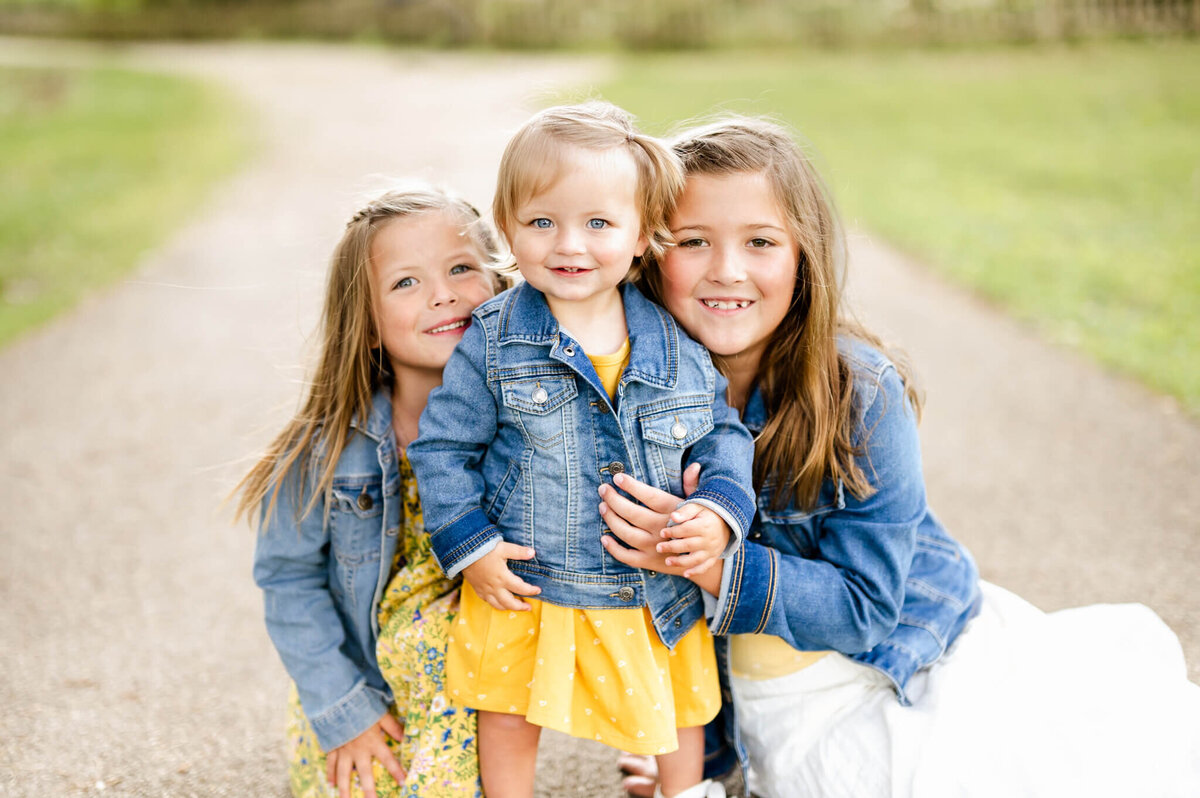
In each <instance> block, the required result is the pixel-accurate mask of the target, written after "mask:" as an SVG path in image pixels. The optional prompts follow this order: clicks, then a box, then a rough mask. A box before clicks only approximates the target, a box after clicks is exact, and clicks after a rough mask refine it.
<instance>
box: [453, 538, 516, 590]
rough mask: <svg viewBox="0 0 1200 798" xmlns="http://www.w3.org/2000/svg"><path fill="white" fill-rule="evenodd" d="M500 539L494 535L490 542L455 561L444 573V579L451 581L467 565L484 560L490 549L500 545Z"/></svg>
mask: <svg viewBox="0 0 1200 798" xmlns="http://www.w3.org/2000/svg"><path fill="white" fill-rule="evenodd" d="M501 540H502V538H501V537H500V536H499V535H496V536H495V537H494V538H492V539H491V540H489V541H487V542H485V543H484V544H483V545H482V546H480V547H479V548H477V549H475V550H474V551H472V552H471V553H470V554H468V555H466V556H465V557H463V558H462V559H460V560H456V561H455V563H454V566H453V567H452V568H450V569H449V570H447V571H446V578H447V579H453V578H454V577H456V576H458V575H459V574H461V573H462V572H463V569H464V568H466V567H467V566H468V565H474V564H475V563H477V562H479V561H480V560H482V559H483V558H484V555H486V554H488V553H489V552H490V551H491V550H492V549H494V548H496V547H497V546H499V545H500V541H501Z"/></svg>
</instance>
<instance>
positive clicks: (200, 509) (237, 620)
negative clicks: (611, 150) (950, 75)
mask: <svg viewBox="0 0 1200 798" xmlns="http://www.w3.org/2000/svg"><path fill="white" fill-rule="evenodd" d="M109 57H113V58H115V59H116V60H118V61H119V62H122V63H129V64H135V65H139V66H146V67H149V68H155V69H171V70H183V71H187V72H190V73H195V74H202V75H205V76H208V77H211V78H212V79H215V80H218V81H220V82H223V83H225V84H227V85H228V86H230V87H231V88H232V89H233V90H234V91H236V92H237V94H238V95H239V96H240V97H241V98H242V100H243V101H244V102H245V103H246V106H247V108H248V109H249V110H250V112H252V113H253V114H254V116H255V118H256V120H257V125H258V126H257V130H258V136H259V141H260V147H259V149H258V154H257V156H256V157H255V158H254V159H253V160H252V162H251V163H250V164H249V165H248V166H247V167H246V169H245V170H244V171H243V172H242V173H240V174H239V175H238V176H237V177H235V178H234V179H232V180H230V181H229V182H228V183H226V184H225V185H224V186H222V187H221V188H220V189H219V190H218V191H217V192H215V194H214V195H213V196H212V197H211V198H210V199H209V201H208V202H206V203H205V204H204V205H203V206H202V207H199V208H197V210H196V213H195V216H194V218H193V220H192V221H191V222H190V223H189V224H188V226H187V227H185V228H184V229H183V230H181V231H179V232H178V234H176V235H175V236H174V237H173V238H172V239H171V240H170V241H169V242H168V243H167V244H166V245H165V246H164V247H162V248H161V249H160V250H158V251H156V252H153V253H148V254H147V257H146V260H145V263H144V264H143V266H142V267H141V269H140V270H139V271H138V273H137V274H136V275H135V276H134V277H132V278H131V279H129V280H127V281H125V282H124V283H123V284H121V285H119V286H117V287H115V288H114V289H112V290H110V291H107V292H104V293H102V294H100V295H97V296H95V297H92V298H91V299H89V300H88V301H86V302H84V303H83V304H82V305H81V306H80V307H79V308H78V309H76V310H75V311H74V312H72V313H71V314H69V315H67V316H66V317H64V318H61V319H59V320H57V321H56V322H54V323H52V324H50V325H48V326H46V327H44V328H43V329H41V330H39V331H37V332H35V333H34V334H32V335H29V336H27V337H25V338H24V339H23V340H20V341H18V342H17V343H16V344H14V345H12V346H10V347H8V348H7V349H5V350H3V351H0V373H3V374H4V380H3V387H0V429H3V430H4V433H3V437H2V438H0V506H4V507H6V508H8V509H7V511H6V513H5V518H4V521H3V523H2V525H0V545H2V546H3V549H4V555H3V559H2V561H0V599H2V601H3V607H4V613H3V621H2V622H0V705H3V706H4V707H5V708H6V710H7V711H6V712H4V713H2V714H0V794H2V795H14V796H16V795H21V796H42V795H50V794H58V795H78V794H92V793H95V794H100V793H104V794H106V795H152V796H160V795H178V796H192V795H194V796H222V795H228V796H245V795H275V796H282V795H285V794H286V790H285V787H284V780H283V775H282V774H283V756H282V751H281V748H282V728H281V727H282V717H283V703H284V676H283V671H282V668H281V666H280V665H279V662H278V659H277V657H276V655H275V653H274V651H273V649H272V648H271V646H270V644H269V642H268V640H267V637H266V634H265V632H264V630H263V628H262V621H261V614H260V605H259V597H258V593H257V590H256V589H255V587H254V585H253V583H252V582H251V580H250V574H249V570H250V555H251V549H252V542H253V539H252V534H251V533H250V532H249V531H248V529H247V528H245V527H233V526H231V524H230V522H229V515H230V513H229V512H228V510H227V509H226V508H222V507H221V506H220V499H221V497H222V496H223V495H224V494H225V493H226V492H227V490H228V489H229V487H230V486H231V485H232V484H233V482H234V481H235V479H236V477H237V476H238V475H239V474H240V473H241V472H242V471H244V469H245V468H246V467H247V466H248V464H249V460H248V459H247V457H246V456H247V455H249V454H251V453H253V452H254V451H256V450H257V449H258V448H259V447H260V446H261V445H262V444H263V443H264V442H265V441H266V439H267V438H268V437H269V436H270V435H271V434H272V433H273V432H274V431H275V429H277V426H278V424H280V423H282V421H283V420H284V419H285V417H286V416H287V415H288V413H289V412H290V410H291V409H292V407H293V406H294V402H295V399H296V396H297V393H298V390H299V388H298V383H299V381H300V380H301V379H302V378H303V367H302V364H303V363H304V362H305V357H306V355H307V354H309V351H308V350H306V349H302V348H301V346H300V342H302V341H304V340H305V338H306V336H307V335H308V334H309V333H310V332H311V330H312V328H313V325H314V323H315V319H316V312H317V303H318V300H319V293H320V287H321V286H320V284H321V279H322V275H323V272H324V268H325V259H326V257H327V254H328V251H329V249H330V247H331V246H332V244H333V242H334V240H335V238H336V237H337V235H338V232H339V229H340V225H341V223H342V221H343V220H344V218H345V217H346V216H347V214H348V213H349V212H350V211H351V210H352V209H353V208H354V205H355V200H356V198H357V197H359V196H361V195H362V194H363V193H364V192H369V191H371V190H373V189H374V188H377V187H378V186H380V185H381V184H382V183H383V182H384V177H385V176H403V175H416V176H421V177H426V178H431V179H437V180H443V181H445V182H446V183H448V184H450V185H453V186H456V187H458V188H459V190H461V191H463V192H464V193H466V194H467V196H469V197H471V198H472V199H474V200H476V201H477V202H479V203H481V204H486V203H487V201H488V197H489V196H490V193H491V188H492V182H491V181H492V179H493V174H494V170H495V164H496V163H497V160H498V158H499V154H500V151H501V149H502V147H503V143H504V141H505V139H506V138H507V135H508V134H509V132H510V131H511V130H512V129H513V128H514V127H515V126H516V125H517V124H519V122H520V121H521V120H522V119H523V118H524V117H525V116H526V115H527V113H528V111H529V109H530V108H532V107H533V106H534V105H535V104H536V102H537V99H538V93H539V92H541V91H543V90H544V89H545V88H547V87H549V86H552V85H560V86H561V85H580V84H582V85H584V86H586V85H588V84H589V83H593V82H596V81H598V80H599V79H601V78H602V77H603V73H604V69H605V65H604V63H603V62H602V61H599V60H583V59H578V58H574V59H570V60H567V59H561V58H540V57H539V58H534V57H525V56H520V57H518V56H479V55H461V54H450V55H447V54H428V53H411V52H402V53H393V52H387V51H382V50H370V49H353V50H351V49H343V48H334V47H320V46H311V45H303V46H300V45H295V46H289V45H278V46H276V45H271V46H268V45H258V44H246V45H240V44H239V45H221V46H217V45H205V46H187V47H184V46H165V45H164V46H138V47H129V48H124V49H122V50H120V51H118V52H117V53H116V54H115V55H111V54H110V55H102V54H101V53H100V51H97V50H95V49H92V48H89V47H82V46H73V45H52V44H48V43H45V42H36V43H31V42H25V41H18V40H3V39H0V63H4V62H9V63H36V62H42V63H69V62H80V63H84V62H92V61H94V60H95V59H97V58H109ZM184 157H186V156H184ZM854 248H855V256H856V259H857V260H856V268H857V269H858V271H857V272H856V275H855V281H854V283H853V286H852V287H853V290H854V293H855V295H856V297H857V300H858V302H859V304H860V305H861V306H862V307H863V309H864V316H865V318H866V319H867V320H868V321H869V322H870V323H872V324H875V325H877V326H878V327H880V328H881V329H882V330H884V331H885V332H887V333H888V334H889V335H890V336H892V337H893V338H894V339H895V340H897V341H901V342H903V343H904V345H905V346H906V347H907V349H908V351H909V352H910V354H911V355H912V356H913V358H914V359H915V360H916V362H917V364H918V365H919V367H920V370H921V372H922V374H923V375H924V377H925V378H926V383H927V388H928V391H929V395H930V402H929V404H928V407H927V414H926V421H925V424H924V427H923V436H924V442H925V447H926V449H925V451H926V471H927V473H928V477H929V486H930V487H929V489H930V493H931V495H932V497H933V501H934V505H935V506H936V507H937V508H938V510H939V512H940V514H941V515H942V516H943V518H944V520H945V521H946V522H947V523H948V525H949V526H950V528H951V529H952V530H954V531H955V533H956V534H958V535H959V536H961V537H962V539H963V540H965V541H966V542H967V543H968V545H970V546H971V548H972V549H973V551H974V552H975V553H976V555H977V557H978V559H979V561H980V564H981V567H982V570H983V572H984V575H985V576H986V577H987V578H989V579H992V580H993V581H996V582H998V583H1000V584H1003V585H1005V586H1006V587H1009V588H1011V589H1013V590H1015V591H1016V592H1018V593H1020V594H1021V595H1023V596H1025V597H1027V598H1029V599H1031V600H1032V601H1034V602H1035V603H1037V604H1038V605H1040V606H1042V607H1043V608H1046V609H1054V608H1058V607H1063V606H1069V605H1074V604H1080V603H1091V602H1098V601H1132V600H1137V601H1143V602H1145V603H1147V604H1149V605H1150V606H1152V607H1153V608H1154V609H1155V610H1157V611H1158V612H1159V613H1160V614H1162V615H1163V617H1164V618H1165V619H1166V620H1167V622H1168V623H1170V624H1171V626H1172V627H1173V628H1174V629H1175V630H1176V631H1177V632H1178V633H1179V634H1180V636H1181V638H1182V640H1183V641H1184V645H1185V649H1186V651H1187V654H1188V660H1189V662H1190V663H1192V676H1193V678H1195V677H1196V676H1197V674H1198V673H1200V671H1198V669H1197V664H1198V663H1200V611H1198V610H1200V595H1198V594H1197V591H1195V590H1194V589H1193V588H1189V587H1188V585H1189V584H1192V583H1193V582H1194V574H1195V572H1196V566H1197V564H1200V535H1198V534H1197V533H1198V532H1200V518H1198V515H1200V514H1198V512H1197V511H1198V509H1200V508H1198V507H1197V497H1196V490H1195V483H1196V481H1197V478H1198V477H1200V427H1197V425H1196V424H1195V423H1193V422H1191V421H1189V420H1187V419H1185V418H1182V417H1180V415H1179V414H1178V413H1177V412H1176V411H1175V410H1174V409H1173V407H1174V406H1173V405H1172V404H1171V403H1170V402H1168V401H1166V400H1163V399H1161V398H1157V397H1154V396H1152V395H1150V394H1149V393H1147V392H1146V391H1144V390H1142V389H1140V388H1138V387H1136V386H1132V385H1130V384H1127V383H1125V382H1123V381H1120V380H1117V379H1113V378H1111V377H1109V376H1106V375H1105V374H1103V373H1101V372H1100V371H1099V370H1097V369H1096V368H1095V367H1093V366H1091V365H1090V364H1088V363H1086V362H1083V361H1082V360H1081V359H1080V358H1078V357H1075V356H1074V355H1071V354H1068V353H1064V352H1062V351H1059V350H1056V349H1053V348H1050V347H1047V346H1046V345H1045V344H1043V343H1042V342H1040V341H1038V340H1037V339H1036V338H1034V337H1033V336H1032V335H1031V334H1029V333H1028V332H1027V331H1026V330H1024V329H1022V328H1021V327H1020V326H1018V325H1016V324H1014V323H1013V322H1011V321H1009V320H1008V319H1006V318H1005V317H1003V316H1001V315H1000V314H997V313H995V312H993V311H992V310H991V309H989V308H988V307H986V306H984V305H982V304H981V303H979V302H977V301H975V300H973V299H971V298H970V297H968V296H966V295H964V294H962V293H961V292H958V291H956V290H954V289H951V288H947V287H946V286H944V285H943V284H941V283H939V282H937V281H935V280H933V279H932V278H930V277H928V276H927V275H926V274H925V273H924V272H923V271H922V270H921V269H919V268H916V267H915V266H914V265H912V264H910V263H908V262H907V261H905V260H904V259H902V258H900V257H898V256H896V255H895V254H894V253H891V252H889V251H888V250H886V249H885V248H883V247H881V246H879V245H877V244H874V243H872V242H870V241H869V240H866V239H856V240H855V242H854ZM64 491H66V493H69V496H68V495H64V494H63V492H64ZM60 499H61V500H62V504H59V500H60ZM543 747H544V752H543V766H542V785H541V786H540V788H539V795H546V796H549V795H599V794H605V795H617V794H618V793H617V791H616V780H615V777H614V773H613V768H612V767H611V760H612V756H611V754H610V753H609V752H607V751H606V750H604V749H599V748H595V747H593V746H591V745H588V744H584V743H579V742H577V741H573V740H569V739H567V738H564V737H562V736H558V735H548V736H547V740H546V743H545V745H544V746H543Z"/></svg>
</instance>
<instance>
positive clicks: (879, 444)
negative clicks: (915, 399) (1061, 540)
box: [707, 338, 979, 772]
mask: <svg viewBox="0 0 1200 798" xmlns="http://www.w3.org/2000/svg"><path fill="white" fill-rule="evenodd" d="M839 347H840V349H841V350H842V355H843V356H844V357H846V358H847V360H848V361H849V362H850V364H851V366H852V368H853V369H854V380H855V386H854V392H855V396H856V398H857V399H856V401H857V410H858V411H859V412H860V413H861V414H862V415H861V417H862V421H861V423H860V427H859V428H860V432H859V434H858V435H857V436H856V439H855V443H856V444H864V443H865V453H864V454H863V455H862V456H860V457H859V460H858V462H859V465H860V466H861V467H862V468H863V471H864V473H866V474H867V476H868V478H869V480H870V482H871V484H872V485H873V486H874V487H875V488H876V492H875V493H874V494H873V495H871V496H869V497H868V498H866V499H861V500H860V499H856V498H855V497H854V496H853V495H851V494H850V492H849V491H847V490H843V486H842V485H841V484H840V483H835V482H834V481H833V480H832V479H827V480H826V481H825V483H824V484H823V485H822V486H821V490H820V494H819V497H818V501H817V502H816V504H815V506H814V507H813V508H812V509H808V510H803V509H800V508H798V507H796V506H795V505H794V504H793V503H789V504H788V505H787V506H786V507H785V508H784V509H782V510H775V509H772V508H771V499H772V497H773V493H774V489H773V486H772V485H771V484H770V480H768V484H767V485H765V486H764V487H763V489H762V490H761V491H760V494H759V497H758V515H757V516H756V517H755V520H754V525H753V527H752V528H751V532H750V536H749V539H748V540H747V541H746V544H745V546H743V547H742V549H740V550H739V551H738V552H737V553H735V555H734V557H733V558H732V559H731V560H730V561H728V562H726V563H725V570H724V574H723V575H722V585H721V593H720V596H719V597H718V600H717V607H716V614H715V615H714V616H713V618H712V619H711V622H710V628H711V629H712V631H713V633H714V634H717V635H727V634H741V633H747V632H749V633H756V634H757V633H763V634H773V635H777V636H779V637H781V638H783V639H784V640H786V641H787V642H788V643H789V644H790V645H791V646H792V647H794V648H796V649H798V650H801V651H819V650H826V649H832V650H835V651H839V652H841V653H843V654H846V655H848V656H850V657H851V659H854V660H857V661H858V662H861V663H863V664H865V665H868V666H870V667H872V668H875V669H876V670H878V671H880V672H881V673H883V674H884V675H886V676H887V677H888V679H889V680H890V681H891V683H892V685H893V687H894V688H895V691H896V695H897V698H898V699H899V700H900V702H901V703H902V704H905V705H907V704H909V703H910V699H911V698H912V696H909V695H908V693H907V692H906V687H907V685H908V681H909V678H910V677H911V676H912V675H913V674H914V673H915V672H916V671H918V670H919V669H921V668H924V667H926V666H928V665H930V664H932V663H933V662H934V661H935V660H937V659H938V658H939V657H940V656H941V655H942V653H943V652H944V651H945V650H946V647H947V646H948V645H950V643H951V642H953V640H954V639H955V638H956V637H957V636H958V634H959V633H960V632H961V631H962V629H963V627H964V626H965V625H966V623H967V621H968V620H969V619H970V618H971V617H972V616H974V615H975V613H976V612H978V608H979V585H978V572H977V570H976V567H975V562H974V560H973V559H972V558H971V555H970V554H969V553H968V552H967V550H966V549H965V548H964V547H963V546H962V545H960V544H959V543H957V542H956V541H955V540H954V539H953V538H951V537H950V536H949V535H948V534H947V533H946V530H945V529H944V528H943V527H942V525H941V524H940V523H939V522H938V520H937V519H936V518H935V517H934V515H933V513H932V511H931V510H930V509H929V506H928V504H927V503H926V500H925V482H924V477H923V476H922V472H921V451H920V442H919V440H918V438H917V425H916V420H915V418H914V416H913V412H912V408H911V407H910V405H909V404H908V402H907V400H906V398H905V396H904V385H903V383H902V382H901V380H900V377H899V375H898V374H897V373H896V368H895V366H894V365H892V363H891V362H890V361H888V360H887V358H886V357H884V356H883V354H881V353H880V352H879V351H877V350H875V349H874V348H872V347H870V346H868V345H867V344H865V343H862V342H860V341H857V340H853V339H850V338H845V339H842V340H840V341H839ZM742 420H743V422H744V423H745V424H746V426H747V427H749V428H750V429H751V430H753V431H755V432H758V431H760V430H761V429H762V428H763V426H764V424H765V423H766V420H767V419H766V411H765V408H764V407H763V400H762V396H761V395H760V394H759V393H758V391H755V392H754V393H753V394H752V395H751V397H750V399H749V400H748V402H747V404H746V410H745V413H744V414H743V419H742ZM717 645H718V649H717V658H718V662H719V663H720V665H721V668H720V670H721V680H722V697H723V698H724V701H725V704H724V706H723V708H722V713H721V715H720V716H718V717H717V720H716V721H714V722H713V724H710V726H709V729H708V730H707V731H708V745H707V750H708V761H709V765H708V767H710V768H711V769H712V771H713V772H724V770H727V769H728V767H729V766H731V765H732V764H733V761H732V755H733V754H734V753H736V755H737V758H738V759H739V760H740V761H741V762H742V764H745V751H744V749H743V747H742V745H741V742H740V738H739V735H738V730H737V720H736V709H737V708H736V707H734V706H732V704H731V697H730V692H729V687H728V645H727V641H725V640H723V639H722V638H718V639H717ZM722 738H723V739H722ZM730 745H732V750H730V748H729V746H730Z"/></svg>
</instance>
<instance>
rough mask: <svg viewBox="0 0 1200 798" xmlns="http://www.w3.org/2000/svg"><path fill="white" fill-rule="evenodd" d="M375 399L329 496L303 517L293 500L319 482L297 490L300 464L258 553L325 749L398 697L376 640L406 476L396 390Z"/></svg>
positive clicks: (276, 625) (288, 658) (281, 636)
mask: <svg viewBox="0 0 1200 798" xmlns="http://www.w3.org/2000/svg"><path fill="white" fill-rule="evenodd" d="M373 404H374V406H373V409H372V412H371V415H370V417H369V418H367V419H366V420H365V421H361V422H360V421H359V420H357V419H356V420H355V422H354V423H353V425H352V426H353V427H354V429H353V433H352V434H351V435H350V437H349V438H348V440H347V441H346V447H345V449H344V450H343V451H342V456H341V457H340V458H339V459H338V462H337V467H336V469H335V471H334V477H333V491H332V494H331V497H330V501H329V502H326V501H324V500H323V499H322V500H319V501H318V502H317V504H316V506H314V507H313V509H312V511H311V512H309V514H308V515H306V516H304V517H303V518H302V519H300V520H299V522H297V520H296V514H297V506H296V500H297V498H299V499H300V501H301V502H302V503H301V505H300V507H303V506H304V505H303V502H306V501H307V500H308V498H309V497H310V496H311V495H312V489H311V487H310V486H306V490H303V491H301V492H300V496H299V497H297V495H296V494H297V492H296V490H295V488H296V484H295V480H296V479H297V475H296V473H295V471H294V470H293V472H292V473H290V474H289V475H288V478H287V479H285V481H284V483H283V486H282V488H281V489H280V491H279V499H278V503H277V504H276V506H275V510H274V512H273V513H272V514H271V520H270V522H269V523H268V524H267V525H266V526H265V527H263V528H262V529H261V530H260V533H259V536H258V543H257V546H256V549H255V552H254V581H255V582H257V583H258V586H259V587H260V588H262V591H263V603H264V606H265V609H266V620H267V632H268V634H269V635H270V636H271V641H272V642H273V643H274V644H275V648H276V649H277V650H278V651H279V656H280V658H281V659H282V660H283V665H284V667H285V668H286V669H287V672H288V674H289V675H290V676H291V677H292V679H293V680H294V681H295V682H296V687H297V689H298V691H299V694H300V703H301V704H302V705H303V707H304V714H305V715H306V716H307V717H308V719H309V722H310V723H311V724H312V727H313V730H314V731H315V732H316V735H317V739H318V741H319V742H320V743H321V748H323V749H324V750H325V751H329V750H331V749H333V748H336V747H338V746H340V745H342V744H343V743H346V742H349V741H350V740H352V739H354V738H355V737H357V736H358V735H359V734H362V733H363V732H364V731H366V730H367V729H368V728H369V727H370V726H371V724H373V723H375V721H377V720H379V717H380V716H381V715H383V713H384V712H385V711H386V710H387V708H388V706H389V705H391V703H392V701H393V698H392V693H391V690H390V689H389V688H388V686H387V683H386V682H385V681H384V679H383V675H382V674H381V673H380V672H379V665H378V664H377V663H376V660H375V640H376V637H377V636H378V634H379V621H378V608H379V601H380V599H381V598H382V596H383V593H384V590H385V589H386V587H387V581H388V576H389V573H390V570H391V564H392V559H393V557H394V555H395V553H396V541H397V535H398V532H399V523H400V499H399V496H400V491H399V488H400V475H399V471H398V470H397V464H396V445H395V438H394V436H393V434H392V404H391V397H390V394H389V392H388V391H387V390H386V389H382V390H379V391H377V392H376V394H375V397H374V400H373ZM269 498H270V494H268V500H269ZM263 511H264V513H265V511H266V501H264V503H263Z"/></svg>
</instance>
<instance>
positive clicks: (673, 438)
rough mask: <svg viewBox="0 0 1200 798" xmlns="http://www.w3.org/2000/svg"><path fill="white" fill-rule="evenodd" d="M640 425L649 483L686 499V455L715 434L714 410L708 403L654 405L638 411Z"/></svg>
mask: <svg viewBox="0 0 1200 798" xmlns="http://www.w3.org/2000/svg"><path fill="white" fill-rule="evenodd" d="M638 423H639V424H640V425H641V430H642V441H643V450H644V451H645V453H646V467H647V470H648V471H649V473H648V474H647V476H648V477H649V478H650V480H649V481H650V483H651V484H653V485H654V486H655V487H657V488H660V489H662V490H665V491H667V492H668V493H672V494H674V495H676V496H681V495H683V483H682V479H683V455H684V454H685V453H686V452H687V450H688V448H689V447H690V446H692V445H693V444H694V443H696V441H698V440H700V439H701V438H703V437H704V436H705V435H706V434H707V433H709V432H711V431H712V429H713V417H712V408H711V407H710V406H709V405H708V404H707V402H705V403H704V404H703V405H699V404H689V405H684V406H678V404H677V403H675V402H672V403H670V404H668V405H667V406H666V407H663V406H661V405H651V406H649V407H648V408H642V409H640V410H639V411H638Z"/></svg>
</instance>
